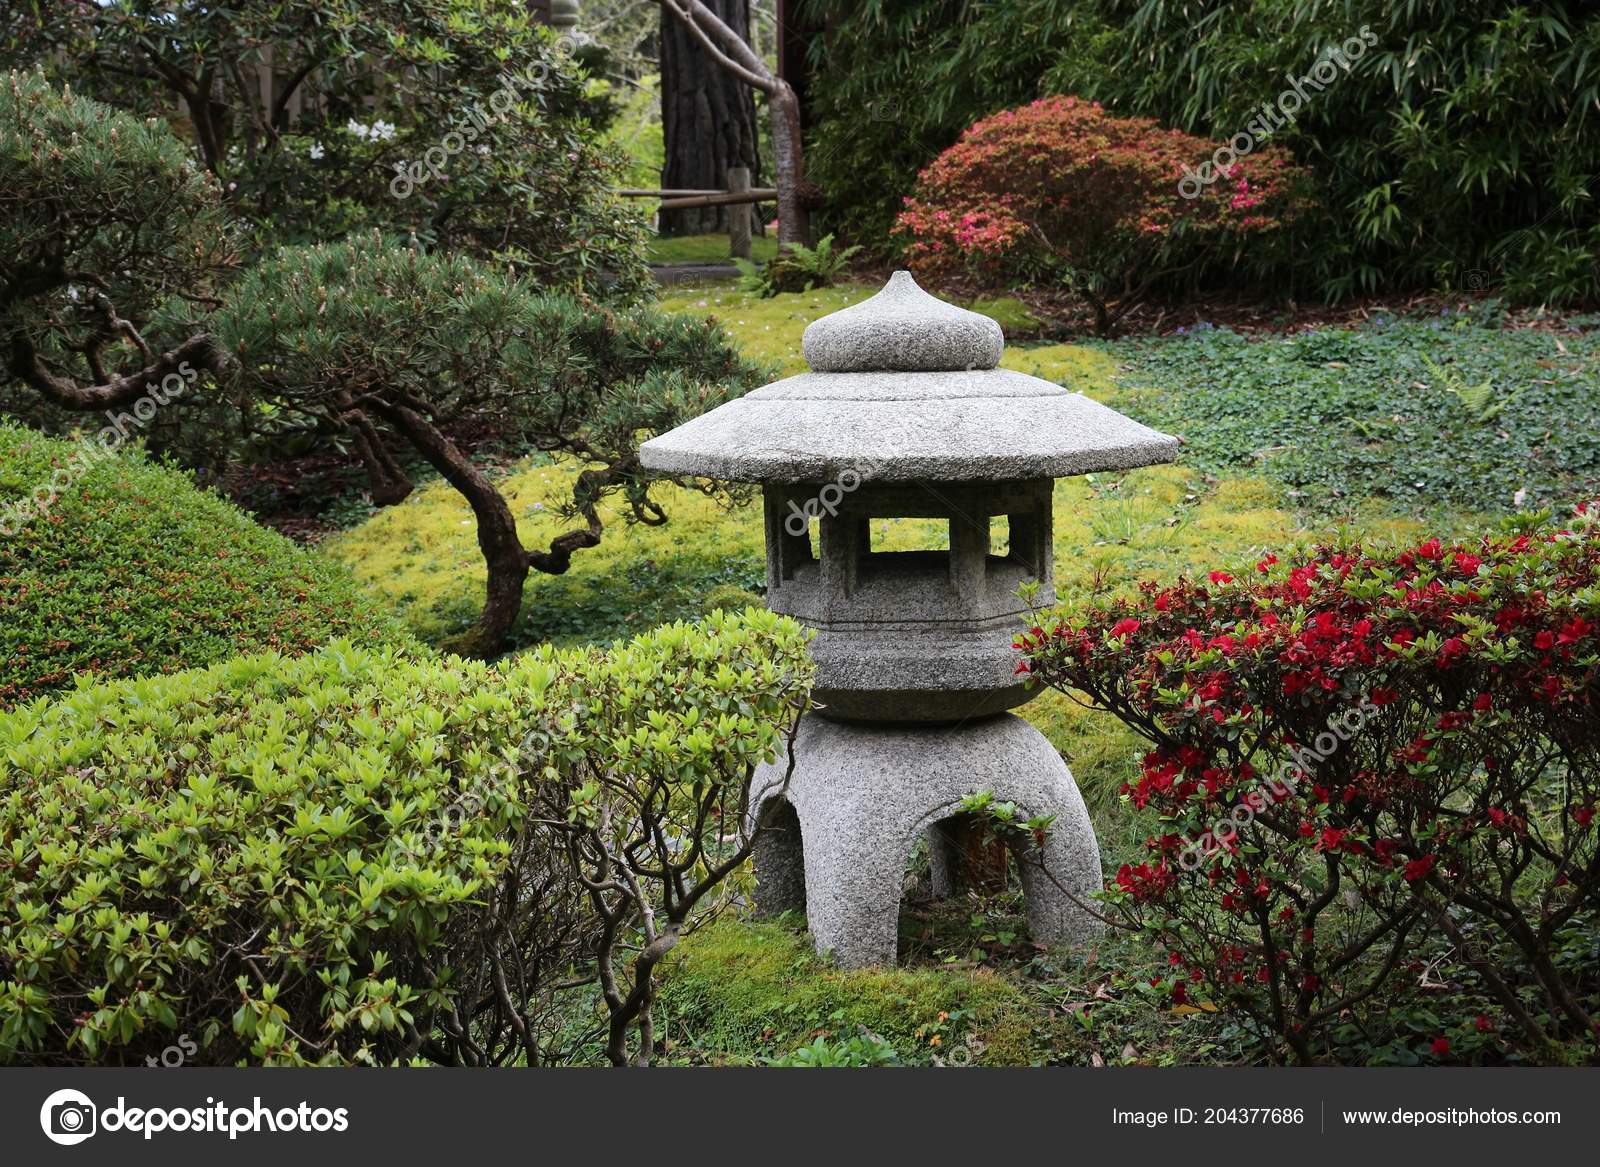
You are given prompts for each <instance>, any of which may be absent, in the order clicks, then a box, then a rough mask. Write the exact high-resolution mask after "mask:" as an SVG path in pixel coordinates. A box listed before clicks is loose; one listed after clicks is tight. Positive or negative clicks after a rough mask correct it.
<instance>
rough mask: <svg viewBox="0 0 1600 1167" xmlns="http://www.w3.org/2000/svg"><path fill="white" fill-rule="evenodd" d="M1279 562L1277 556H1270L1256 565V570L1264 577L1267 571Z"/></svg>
mask: <svg viewBox="0 0 1600 1167" xmlns="http://www.w3.org/2000/svg"><path fill="white" fill-rule="evenodd" d="M1277 562H1278V557H1277V556H1276V555H1268V556H1266V557H1264V558H1263V559H1261V560H1260V561H1258V562H1257V563H1256V570H1257V571H1259V572H1260V573H1261V574H1262V575H1266V574H1267V569H1268V568H1270V567H1272V565H1273V564H1275V563H1277Z"/></svg>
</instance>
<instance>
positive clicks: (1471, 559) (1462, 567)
mask: <svg viewBox="0 0 1600 1167" xmlns="http://www.w3.org/2000/svg"><path fill="white" fill-rule="evenodd" d="M1482 566H1483V560H1481V559H1479V558H1478V557H1477V556H1476V555H1468V554H1467V553H1466V552H1465V551H1457V552H1456V569H1457V570H1458V571H1460V572H1461V574H1462V575H1477V574H1478V568H1480V567H1482Z"/></svg>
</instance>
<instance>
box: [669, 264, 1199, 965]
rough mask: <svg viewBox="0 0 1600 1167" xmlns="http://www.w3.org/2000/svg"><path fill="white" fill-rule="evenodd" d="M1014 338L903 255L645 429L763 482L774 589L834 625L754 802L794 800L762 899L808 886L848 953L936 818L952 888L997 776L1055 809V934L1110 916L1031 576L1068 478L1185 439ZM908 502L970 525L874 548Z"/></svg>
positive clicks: (824, 624) (798, 896) (1048, 572)
mask: <svg viewBox="0 0 1600 1167" xmlns="http://www.w3.org/2000/svg"><path fill="white" fill-rule="evenodd" d="M1004 344H1005V341H1004V337H1003V336H1002V334H1001V331H1000V326H999V325H998V324H996V323H995V322H994V321H993V320H991V319H989V318H988V317H986V316H980V315H978V314H977V313H974V312H968V311H965V310H964V309H961V308H957V307H955V306H954V305H951V304H947V303H945V302H943V301H941V300H937V299H935V298H934V297H932V296H929V295H928V294H927V293H925V292H923V291H922V289H920V288H919V287H918V286H917V285H916V283H915V281H913V280H912V278H911V275H910V273H908V272H896V273H895V274H894V276H893V277H892V278H891V279H890V281H889V283H888V285H887V286H886V287H884V288H883V290H882V291H880V292H879V293H878V294H877V295H875V296H873V297H872V298H871V299H868V300H865V301H863V302H862V303H860V304H857V305H855V306H854V307H851V308H846V309H844V310H843V311H840V312H836V313H834V314H833V315H831V316H826V317H824V318H822V319H820V320H817V321H815V322H814V323H812V324H811V326H810V327H809V328H807V329H806V332H805V337H804V340H803V344H802V347H803V352H804V354H805V358H806V361H807V362H808V363H809V364H810V366H811V369H812V372H810V373H805V374H802V375H800V376H797V377H790V378H788V379H787V380H783V381H779V382H777V383H776V384H773V385H768V386H766V387H765V388H763V389H758V390H756V391H755V392H753V393H750V394H748V395H746V396H745V397H742V398H739V399H738V400H736V401H731V402H728V403H727V404H725V405H722V406H720V407H719V408H717V409H714V410H712V411H711V412H710V413H707V414H705V415H703V416H701V417H699V418H696V419H695V420H693V421H691V422H689V423H688V424H686V425H683V426H680V427H679V428H677V429H675V430H673V431H672V432H670V433H667V434H663V435H662V436H660V437H658V438H655V439H653V440H651V441H649V442H646V443H645V444H644V445H643V447H641V449H640V461H641V462H642V463H643V465H644V466H645V467H646V468H647V469H649V470H651V471H654V472H656V473H661V474H671V475H693V476H701V477H706V478H715V479H720V480H724V481H734V482H756V483H760V484H761V485H762V488H763V493H764V496H765V513H766V546H767V604H768V606H769V607H771V608H772V609H773V610H774V611H776V612H782V613H785V614H787V615H790V616H793V617H794V618H795V619H796V620H799V621H800V622H801V623H803V624H806V625H808V626H809V627H811V628H813V629H815V631H816V636H815V638H814V639H813V641H812V645H811V651H812V655H813V658H814V659H815V661H816V665H817V677H816V687H815V690H814V698H815V701H816V703H817V708H816V710H815V711H814V712H813V713H810V714H808V715H807V716H806V717H805V719H804V720H803V721H802V722H801V726H800V729H799V733H798V735H797V737H796V740H795V744H794V766H793V770H792V773H791V772H790V769H789V760H788V759H786V758H780V759H779V760H778V761H777V762H776V763H774V764H770V765H768V766H765V767H763V768H762V769H761V770H759V771H758V772H757V774H756V776H755V781H754V784H753V787H752V790H751V795H752V798H751V813H752V814H756V813H759V812H760V810H761V809H762V808H763V807H764V806H765V803H766V802H767V801H768V800H770V799H772V798H781V799H782V800H783V802H784V803H785V804H786V805H784V806H782V807H779V808H775V809H776V811H777V815H776V819H775V822H774V825H773V826H772V827H771V828H770V829H769V830H768V831H766V832H764V833H763V835H762V837H761V839H760V840H759V842H758V844H757V849H756V855H755V863H756V877H757V889H758V890H757V897H758V906H759V908H760V909H761V910H762V911H763V912H779V911H784V910H788V909H798V908H802V907H803V908H804V910H805V912H806V916H807V919H808V922H809V924H810V928H811V934H812V938H813V940H814V941H815V942H816V945H817V948H818V951H822V952H828V951H831V952H832V953H833V955H834V957H835V958H836V959H837V960H838V961H839V962H840V963H841V964H844V965H865V964H873V963H892V962H893V960H894V958H895V946H896V934H897V923H898V917H899V907H900V899H901V891H902V884H903V882H904V876H905V870H906V865H907V863H908V862H909V860H910V857H911V854H912V851H913V849H914V847H915V845H916V842H917V839H918V838H919V836H920V837H922V838H924V839H925V840H926V842H927V846H928V851H929V859H930V867H931V871H932V877H933V887H934V891H935V894H948V892H949V891H950V889H951V888H952V886H953V884H954V879H955V876H956V874H957V871H956V867H957V865H958V863H959V861H960V854H959V849H958V848H957V847H955V846H954V845H953V843H952V837H951V835H950V834H949V832H948V831H946V830H945V829H943V827H942V826H941V824H944V823H945V822H946V820H950V819H952V818H953V817H954V816H956V815H958V814H959V807H960V803H961V801H962V799H963V798H964V797H965V796H966V795H968V794H971V793H974V792H976V791H980V790H987V791H991V792H992V793H993V794H994V795H995V797H996V798H998V799H1001V800H1003V801H1009V802H1014V803H1016V804H1017V805H1018V807H1019V808H1021V809H1023V810H1024V811H1026V812H1027V814H1028V815H1029V816H1032V815H1045V814H1053V815H1055V816H1056V818H1055V824H1054V826H1053V828H1052V831H1051V834H1050V837H1049V841H1048V843H1047V845H1046V848H1045V855H1044V860H1045V864H1046V866H1047V867H1048V868H1049V870H1050V872H1051V873H1052V874H1053V875H1054V876H1055V878H1056V880H1059V881H1060V883H1061V884H1063V885H1064V886H1065V887H1066V888H1068V889H1070V890H1071V892H1072V893H1073V895H1072V896H1069V895H1067V894H1065V893H1064V892H1063V891H1062V890H1061V889H1060V888H1058V887H1057V886H1056V885H1055V883H1053V882H1052V881H1050V880H1049V879H1047V878H1046V877H1045V876H1043V875H1042V874H1041V873H1040V872H1039V871H1038V870H1037V867H1036V865H1032V864H1027V865H1023V870H1022V878H1023V889H1024V893H1025V895H1026V901H1027V915H1028V924H1029V928H1030V930H1031V932H1032V934H1033V937H1034V939H1035V940H1038V941H1040V942H1044V943H1058V942H1069V941H1072V940H1074V939H1077V938H1080V937H1083V936H1085V935H1088V934H1090V933H1092V932H1093V930H1094V928H1095V921H1094V919H1093V917H1091V916H1089V915H1088V914H1087V913H1086V912H1084V911H1083V910H1082V908H1080V907H1079V906H1078V905H1077V904H1075V903H1073V896H1076V897H1077V898H1078V899H1080V900H1082V899H1083V898H1084V897H1085V896H1087V895H1088V894H1089V893H1091V892H1094V891H1096V890H1097V889H1098V888H1099V887H1100V880H1101V874H1100V855H1099V849H1098V847H1097V845H1096V842H1095V837H1094V829H1093V827H1092V826H1091V825H1090V822H1089V817H1088V814H1087V812H1086V811H1085V810H1084V805H1083V799H1082V797H1081V796H1080V795H1079V793H1078V788H1077V785H1076V784H1075V783H1074V782H1073V779H1072V774H1071V772H1070V771H1069V770H1068V769H1067V767H1066V764H1065V763H1064V762H1063V761H1062V760H1061V756H1060V754H1059V753H1057V751H1056V750H1055V749H1054V748H1053V747H1052V746H1051V745H1050V743H1049V742H1048V741H1047V740H1046V739H1045V737H1044V736H1043V735H1042V734H1041V733H1039V731H1038V730H1036V729H1034V728H1033V727H1032V726H1031V725H1029V724H1028V723H1027V722H1026V721H1023V720H1022V719H1021V718H1019V717H1017V716H1015V715H1014V714H1011V713H1008V712H1006V711H1007V710H1008V709H1011V708H1013V707H1015V706H1017V705H1020V704H1022V703H1023V702H1025V701H1027V700H1028V699H1029V697H1030V696H1032V693H1030V692H1029V691H1028V690H1027V689H1026V688H1025V687H1024V686H1023V684H1022V683H1021V682H1022V678H1021V677H1019V676H1018V675H1017V665H1018V663H1019V658H1018V655H1017V652H1016V650H1015V648H1014V647H1013V646H1012V640H1013V637H1014V636H1015V634H1016V632H1017V631H1018V629H1019V628H1020V627H1021V619H1022V617H1023V616H1024V615H1025V614H1026V612H1027V605H1026V604H1025V603H1024V602H1023V601H1022V600H1021V599H1020V598H1019V596H1018V589H1019V588H1020V587H1021V585H1022V584H1023V583H1024V582H1026V581H1030V580H1032V581H1037V582H1038V584H1039V592H1038V596H1037V600H1036V602H1038V603H1049V602H1051V601H1053V599H1054V594H1053V591H1052V587H1051V579H1052V574H1053V562H1054V548H1053V547H1052V543H1051V531H1052V524H1051V500H1052V495H1053V480H1054V479H1056V478H1061V477H1065V476H1068V475H1075V474H1085V473H1090V472H1093V471H1099V470H1126V469H1131V468H1133V467H1137V466H1146V465H1150V464H1153V463H1157V462H1165V461H1170V460H1171V458H1172V457H1173V456H1174V454H1175V453H1176V451H1177V448H1178V442H1177V440H1176V439H1175V438H1171V437H1168V436H1167V435H1165V434H1161V433H1158V432H1156V431H1155V430H1152V429H1149V428H1147V427H1145V426H1143V425H1140V424H1139V423H1137V422H1135V421H1132V420H1131V419H1129V418H1127V417H1124V416H1122V415H1121V414H1119V413H1117V412H1116V411H1115V410H1112V409H1109V408H1107V407H1106V406H1103V405H1100V404H1099V403H1097V402H1095V401H1093V400H1091V399H1089V398H1087V397H1085V396H1083V395H1082V394H1079V393H1072V392H1069V391H1068V390H1065V389H1063V388H1061V387H1060V386H1059V385H1055V384H1052V383H1050V382H1048V381H1043V380H1040V379H1039V378H1037V377H1030V376H1027V375H1025V374H1022V373H1016V372H1011V371H1009V370H1002V369H1000V368H999V367H998V366H999V363H1000V354H1001V351H1002V349H1003V348H1004ZM894 518H919V519H931V520H935V521H937V522H940V523H946V524H948V526H949V539H948V549H945V548H944V547H943V546H940V547H938V548H937V549H929V550H921V551H887V550H881V549H879V548H878V547H875V546H874V544H873V530H872V523H873V521H874V520H882V519H894ZM1002 519H1003V520H1004V524H1005V534H1006V538H1005V540H1004V549H1003V553H1000V552H1001V548H1000V547H998V546H997V540H996V538H995V534H993V533H992V532H995V531H996V530H997V528H998V524H999V522H1000V520H1002ZM941 543H942V541H941ZM785 775H789V782H788V786H787V788H786V789H785V788H784V785H783V784H784V779H785Z"/></svg>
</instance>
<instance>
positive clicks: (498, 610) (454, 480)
mask: <svg viewBox="0 0 1600 1167" xmlns="http://www.w3.org/2000/svg"><path fill="white" fill-rule="evenodd" d="M373 409H374V411H375V412H376V413H378V414H379V415H380V416H381V417H382V418H383V419H384V420H385V421H387V422H388V423H389V424H390V425H392V426H393V427H394V428H395V429H396V430H398V431H399V432H400V433H401V434H402V435H403V436H404V437H405V439H406V440H407V441H409V442H410V443H411V444H412V445H413V446H415V447H416V449H417V451H418V452H419V453H420V454H421V455H422V456H423V457H424V458H426V459H427V460H428V462H429V464H430V465H432V466H433V468H434V469H435V470H437V471H438V472H439V473H440V474H441V475H443V476H444V479H445V481H446V482H448V483H449V484H450V485H451V486H453V487H455V488H456V489H457V490H458V491H460V492H461V495H462V497H463V498H465V499H466V500H467V503H468V505H470V506H471V507H472V513H473V515H474V517H476V519H477V520H478V546H479V547H480V548H481V549H482V550H483V562H484V565H485V566H486V567H487V568H488V575H489V578H488V587H487V594H486V595H485V597H484V603H483V612H482V613H481V614H480V615H479V616H478V620H477V623H475V624H474V625H473V626H472V627H471V628H469V629H468V630H467V631H466V632H464V633H462V634H461V635H460V636H457V637H454V638H452V639H451V640H449V641H447V642H446V643H445V644H443V645H441V646H440V647H442V648H445V649H446V650H447V651H450V652H455V653H459V654H460V655H462V656H474V657H491V656H494V655H496V654H497V653H499V652H500V651H501V650H502V649H504V648H505V643H506V638H507V637H508V636H509V635H510V634H511V628H512V625H514V624H515V623H516V622H517V616H518V614H519V613H520V612H521V611H522V589H523V585H524V584H526V583H527V580H528V570H529V564H528V553H527V551H525V550H524V549H523V546H522V540H521V539H520V538H519V537H518V536H517V520H516V517H515V516H514V515H512V513H511V507H510V506H509V505H508V504H507V503H506V500H505V496H504V495H502V494H501V493H500V491H499V490H498V489H497V488H496V487H495V485H494V483H492V482H490V481H489V479H488V478H486V477H485V476H484V474H483V472H482V471H480V470H479V469H478V468H477V467H476V466H474V465H473V464H472V461H471V459H469V458H468V457H467V456H466V455H465V454H463V453H462V452H461V450H460V449H459V448H458V447H457V446H456V444H455V443H454V442H452V441H451V440H450V439H449V438H447V437H445V436H444V434H442V433H441V432H439V430H438V428H437V427H435V426H434V424H433V423H432V422H431V421H429V420H428V419H427V418H425V417H423V416H422V415H421V414H420V413H417V412H416V411H415V410H413V409H409V408H407V407H406V406H404V405H397V404H394V403H392V402H375V403H374V404H373Z"/></svg>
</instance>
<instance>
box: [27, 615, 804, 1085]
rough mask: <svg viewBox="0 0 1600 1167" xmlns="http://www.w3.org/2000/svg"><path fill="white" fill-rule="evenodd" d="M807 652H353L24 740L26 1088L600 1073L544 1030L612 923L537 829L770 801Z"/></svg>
mask: <svg viewBox="0 0 1600 1167" xmlns="http://www.w3.org/2000/svg"><path fill="white" fill-rule="evenodd" d="M804 643H805V642H804V633H803V632H802V630H801V629H800V628H799V626H797V625H795V624H794V623H792V622H791V621H788V620H785V619H782V618H780V617H777V616H774V615H772V614H770V613H766V612H761V611H755V610H752V611H749V612H746V613H744V614H741V615H725V614H721V613H719V614H717V615H715V616H713V617H711V618H709V619H708V620H706V621H704V622H703V623H701V624H699V625H684V624H677V625H672V626H668V627H666V628H662V629H658V630H656V631H655V632H652V633H649V634H647V635H645V636H641V637H639V638H637V639H635V640H634V641H633V642H631V643H630V644H628V645H625V646H622V647H621V648H619V649H617V650H615V651H614V652H610V653H607V652H602V651H599V650H578V651H572V652H562V651H558V650H554V649H543V650H540V651H537V652H534V653H530V654H527V655H525V656H523V657H521V658H519V659H517V660H515V661H511V662H505V663H503V664H501V665H498V666H489V665H484V664H475V663H464V662H462V661H459V660H451V661H448V662H439V661H432V660H422V659H418V658H416V657H414V656H410V655H407V654H405V653H402V652H394V651H387V652H371V651H365V650H362V649H360V648H357V647H355V646H353V645H351V644H349V643H344V642H341V643H338V644H335V645H331V646H329V647H328V648H327V649H326V650H324V651H322V652H320V653H317V654H314V655H309V656H305V657H301V658H298V659H288V658H285V657H284V656H282V655H279V654H276V653H267V654H261V655H257V656H252V657H246V658H241V659H238V660H233V661H229V662H227V663H225V664H221V665H217V666H215V667H213V668H211V669H208V670H204V671H191V672H186V673H181V674H178V675H175V676H170V677H160V678H149V679H139V680H125V681H119V682H115V683H111V684H105V685H100V686H95V687H86V688H84V689H82V690H80V691H78V692H76V693H73V694H71V695H69V696H66V697H63V698H61V699H59V700H56V701H53V702H37V703H34V704H31V705H29V706H26V707H24V708H22V709H19V710H16V711H13V712H11V713H8V714H0V843H3V849H0V900H3V902H4V903H5V904H6V905H7V910H6V912H5V913H4V915H3V916H0V1063H5V1062H13V1063H25V1064H35V1065H79V1064H112V1065H116V1064H123V1065H127V1064H140V1063H141V1062H143V1060H144V1059H145V1058H147V1057H149V1056H158V1055H159V1053H160V1051H162V1050H163V1049H164V1048H165V1047H166V1046H167V1045H169V1044H170V1043H172V1042H174V1041H175V1040H177V1039H178V1038H179V1037H180V1036H181V1035H184V1034H187V1035H189V1036H190V1038H191V1039H192V1040H193V1041H194V1042H195V1043H196V1044H197V1045H198V1053H197V1054H196V1055H195V1057H194V1058H192V1059H191V1061H198V1062H203V1063H209V1064H219V1063H220V1064H228V1063H235V1062H245V1063H268V1064H299V1063H306V1062H315V1063H327V1064H348V1063H374V1062H376V1063H389V1062H394V1061H397V1060H404V1059H408V1058H423V1059H426V1060H430V1061H434V1062H441V1063H447V1064H504V1063H520V1062H525V1061H527V1062H531V1061H535V1060H539V1061H549V1060H561V1059H566V1058H571V1057H574V1056H582V1055H583V1052H584V1051H583V1050H582V1049H581V1048H577V1047H574V1046H571V1045H567V1044H563V1041H562V1039H561V1038H560V1035H559V1032H558V1029H559V1027H558V1026H557V1027H550V1026H547V1025H546V1022H547V1021H548V1019H549V1016H550V1011H551V1010H552V1008H554V1005H555V1003H554V998H553V996H552V992H551V985H550V977H551V974H552V973H553V972H554V971H555V970H558V969H559V970H561V972H562V975H563V977H565V976H567V975H568V974H569V971H570V970H572V969H574V968H576V969H579V970H580V971H581V969H582V966H583V959H584V956H583V954H584V952H585V950H586V949H587V948H588V947H589V942H590V939H591V935H590V933H591V931H592V928H593V921H592V919H590V918H589V917H588V916H586V915H585V914H584V911H583V904H584V903H586V902H587V901H584V900H582V899H581V896H580V892H579V891H578V890H577V889H576V888H575V887H574V885H573V884H572V883H571V881H570V880H569V879H568V878H567V877H566V876H565V873H564V868H563V866H562V862H563V860H562V857H561V855H560V854H559V853H553V852H551V851H548V850H541V849H540V848H539V847H538V845H537V840H538V834H539V832H538V829H537V824H534V823H531V822H530V821H529V818H530V810H529V808H530V806H531V805H532V804H533V803H535V802H539V803H541V804H542V805H548V803H549V802H550V800H551V798H552V797H556V796H558V795H559V796H561V797H565V792H567V791H577V790H579V789H580V788H581V787H582V784H583V781H584V779H585V776H586V775H588V774H590V773H592V772H594V770H595V769H596V768H597V767H598V768H603V769H606V770H608V771H609V772H611V773H613V774H617V775H622V776H624V777H626V778H631V779H633V780H636V781H638V782H641V783H642V782H645V781H647V780H660V781H664V782H665V784H666V787H667V789H668V790H669V791H673V792H676V791H685V792H692V791H693V790H695V789H696V788H697V786H698V785H702V784H705V783H708V782H723V781H729V780H730V779H731V780H732V781H735V782H738V781H748V779H749V775H750V771H751V770H752V769H753V766H754V764H755V763H756V762H757V761H759V760H760V759H761V758H763V757H765V756H767V755H768V754H769V753H770V752H771V751H772V750H773V748H774V745H775V743H776V741H777V736H778V734H779V733H780V732H781V729H782V727H783V726H785V725H787V724H789V723H790V722H792V720H793V718H794V717H795V716H796V715H797V713H798V710H799V709H800V708H803V706H804V702H805V696H806V683H807V682H808V678H809V672H808V668H809V666H808V662H807V659H806V656H805V647H804ZM575 813H576V812H575ZM502 962H503V963H502ZM508 966H509V967H511V968H513V969H514V970H515V972H516V973H520V974H522V975H521V978H520V979H518V978H517V977H516V976H513V977H511V978H510V984H509V986H507V985H506V984H505V979H506V978H505V974H506V971H507V967H508ZM580 979H581V977H580ZM512 1015H515V1017H516V1019H517V1022H520V1023H521V1025H522V1026H526V1027H527V1028H528V1029H530V1030H532V1031H533V1034H534V1038H533V1040H532V1044H531V1046H530V1044H529V1042H528V1041H527V1040H525V1039H524V1040H519V1038H518V1036H517V1031H519V1029H520V1027H519V1025H517V1024H514V1023H513V1021H512Z"/></svg>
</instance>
